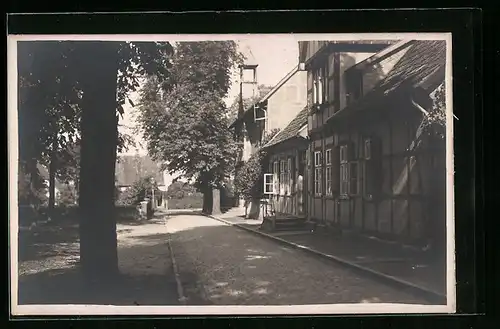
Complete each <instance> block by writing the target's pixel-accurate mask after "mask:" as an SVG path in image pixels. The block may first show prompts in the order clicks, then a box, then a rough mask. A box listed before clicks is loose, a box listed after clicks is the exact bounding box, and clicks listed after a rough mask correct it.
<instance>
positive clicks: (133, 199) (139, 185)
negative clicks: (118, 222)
mask: <svg viewBox="0 0 500 329" xmlns="http://www.w3.org/2000/svg"><path fill="white" fill-rule="evenodd" d="M153 188H154V190H155V199H157V200H158V199H159V198H161V191H160V190H159V189H158V186H157V185H156V183H154V185H153V184H151V177H150V176H146V177H143V178H140V179H139V180H137V181H135V182H134V183H133V184H132V186H131V187H130V188H129V189H128V190H126V191H124V192H120V193H118V198H117V200H116V203H117V205H120V206H135V205H137V204H138V203H139V202H141V201H143V200H144V198H146V197H148V198H151V191H152V189H153Z"/></svg>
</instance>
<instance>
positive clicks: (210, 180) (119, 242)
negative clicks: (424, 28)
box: [8, 33, 455, 315]
mask: <svg viewBox="0 0 500 329" xmlns="http://www.w3.org/2000/svg"><path fill="white" fill-rule="evenodd" d="M451 46H452V44H451V34H446V33H440V34H436V33H432V34H425V33H424V34H422V33H419V34H415V33H411V34H410V33H399V34H315V35H311V34H265V35H264V34H262V35H259V34H255V35H252V34H246V35H175V36H174V35H164V36H161V38H159V37H158V36H155V37H154V38H148V36H146V35H123V36H120V35H116V36H97V35H93V36H85V35H79V36H68V37H65V36H61V35H58V36H51V35H41V36H28V35H15V36H14V35H13V36H9V37H8V60H9V66H8V67H9V69H8V70H9V71H8V79H9V80H8V81H9V83H8V88H9V89H8V92H9V96H8V97H9V98H8V102H9V104H8V129H9V132H8V133H9V136H8V138H9V145H8V148H9V150H8V152H9V164H10V166H9V179H10V189H9V198H10V200H9V202H10V209H11V210H12V211H11V212H10V218H9V222H10V230H11V231H10V233H11V234H10V246H11V249H10V254H11V259H10V263H11V271H10V273H11V277H10V284H11V313H12V314H13V315H49V314H50V315H62V314H81V315H83V314H89V315H94V314H122V315H123V314H157V315H160V314H161V315H165V314H167V315H189V314H206V315H210V314H219V315H220V314H344V313H345V314H352V313H356V314H363V313H372V314H373V313H428V312H430V313H452V312H455V262H454V254H455V242H454V241H455V240H454V214H453V208H454V205H453V149H452V140H453V129H452V128H453V127H452V126H453V109H452V90H451V89H452V85H451V81H452V72H451ZM16 209H17V211H16Z"/></svg>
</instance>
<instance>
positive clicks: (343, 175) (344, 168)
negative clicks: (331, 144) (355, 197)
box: [339, 145, 350, 197]
mask: <svg viewBox="0 0 500 329" xmlns="http://www.w3.org/2000/svg"><path fill="white" fill-rule="evenodd" d="M339 152H340V167H339V170H340V173H339V175H340V195H342V196H344V197H346V196H348V195H349V181H350V180H349V164H348V161H347V145H340V151H339Z"/></svg>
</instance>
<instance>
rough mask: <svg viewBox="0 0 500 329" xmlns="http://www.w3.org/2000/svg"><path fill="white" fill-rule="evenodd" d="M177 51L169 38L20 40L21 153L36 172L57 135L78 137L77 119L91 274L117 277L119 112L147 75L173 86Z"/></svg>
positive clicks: (83, 243) (86, 268)
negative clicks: (75, 134)
mask: <svg viewBox="0 0 500 329" xmlns="http://www.w3.org/2000/svg"><path fill="white" fill-rule="evenodd" d="M23 47H24V48H23ZM21 48H22V49H21ZM171 53H172V47H171V45H170V44H169V43H154V42H136V43H130V42H93V41H92V42H91V41H88V42H87V41H84V42H76V41H75V42H73V41H64V42H47V41H43V42H29V43H26V44H24V45H23V46H21V45H20V48H19V51H18V56H19V61H18V62H19V63H20V65H19V71H20V74H19V76H20V85H21V87H22V88H20V93H19V94H20V106H19V108H20V111H19V112H20V113H19V120H20V138H19V139H20V158H21V159H22V160H23V165H25V166H26V167H27V171H28V172H34V168H36V161H37V160H39V159H42V158H43V155H45V153H47V150H54V149H55V148H54V147H53V145H54V143H53V140H54V139H55V138H54V137H55V136H73V131H74V130H73V127H74V126H75V123H78V128H79V129H77V130H78V132H79V136H80V161H79V163H80V166H79V176H80V178H79V206H80V207H79V209H80V261H81V264H82V269H83V272H84V276H85V277H86V278H89V279H103V278H105V277H110V278H113V277H114V276H115V274H117V273H118V260H117V246H116V219H115V212H114V210H115V209H114V190H115V187H114V175H115V172H114V171H115V168H114V167H115V162H116V151H117V146H118V140H119V134H118V129H117V125H118V115H119V114H122V113H123V104H124V103H125V102H126V101H129V102H130V103H131V104H132V102H131V101H130V100H128V98H127V95H128V93H129V92H130V91H134V90H135V89H136V88H137V87H138V86H139V79H140V76H141V75H145V74H147V73H153V72H154V73H155V74H156V76H157V77H158V81H159V84H160V85H161V86H162V87H163V88H166V87H167V86H168V84H169V81H168V70H169V68H170V63H169V57H170V55H171ZM54 93H55V94H56V95H57V97H53V95H54ZM45 96H47V97H45ZM75 104H78V106H77V107H76V106H75ZM132 105H133V104H132ZM75 109H79V110H80V111H79V112H78V111H76V110H75ZM55 117H57V118H61V117H62V118H67V120H58V121H57V123H58V127H59V129H60V130H61V131H64V133H65V134H55V133H54V129H49V128H51V127H53V126H55V124H53V121H54V118H55ZM75 118H78V119H75ZM65 138H66V137H65ZM68 139H69V137H68ZM61 144H62V145H61ZM56 146H59V147H60V148H63V147H62V146H64V143H61V141H58V143H56Z"/></svg>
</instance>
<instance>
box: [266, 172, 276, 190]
mask: <svg viewBox="0 0 500 329" xmlns="http://www.w3.org/2000/svg"><path fill="white" fill-rule="evenodd" d="M264 194H274V174H264Z"/></svg>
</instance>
